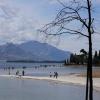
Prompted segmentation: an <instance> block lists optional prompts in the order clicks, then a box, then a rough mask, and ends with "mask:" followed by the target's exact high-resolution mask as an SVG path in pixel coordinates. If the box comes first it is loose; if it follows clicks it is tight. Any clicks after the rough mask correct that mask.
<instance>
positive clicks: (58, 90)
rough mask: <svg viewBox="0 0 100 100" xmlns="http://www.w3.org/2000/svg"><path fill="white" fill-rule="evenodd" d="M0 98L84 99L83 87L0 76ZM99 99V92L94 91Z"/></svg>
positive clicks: (38, 99)
mask: <svg viewBox="0 0 100 100" xmlns="http://www.w3.org/2000/svg"><path fill="white" fill-rule="evenodd" d="M0 100H85V87H82V86H74V85H63V84H57V83H54V82H47V81H39V80H27V79H26V80H25V79H24V80H21V79H12V78H11V79H9V78H1V77H0ZM94 100H100V92H96V91H95V92H94Z"/></svg>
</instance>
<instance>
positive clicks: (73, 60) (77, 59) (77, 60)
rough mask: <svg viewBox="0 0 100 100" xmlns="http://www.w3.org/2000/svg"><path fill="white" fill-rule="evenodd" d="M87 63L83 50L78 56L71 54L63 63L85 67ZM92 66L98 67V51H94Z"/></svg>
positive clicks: (99, 53)
mask: <svg viewBox="0 0 100 100" xmlns="http://www.w3.org/2000/svg"><path fill="white" fill-rule="evenodd" d="M87 61H88V53H87V52H86V51H85V50H84V49H81V50H80V54H78V55H77V54H71V56H70V59H69V60H67V61H65V64H77V65H85V64H87ZM93 65H96V66H97V65H98V66H100V50H99V51H98V52H97V51H95V53H94V55H93Z"/></svg>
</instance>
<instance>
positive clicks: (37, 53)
mask: <svg viewBox="0 0 100 100" xmlns="http://www.w3.org/2000/svg"><path fill="white" fill-rule="evenodd" d="M69 57H70V52H67V51H63V50H60V49H57V48H56V47H53V46H51V45H49V44H47V43H40V42H37V41H29V42H25V43H22V44H19V45H18V44H13V43H7V44H5V45H2V46H0V60H34V61H61V60H65V59H68V58H69Z"/></svg>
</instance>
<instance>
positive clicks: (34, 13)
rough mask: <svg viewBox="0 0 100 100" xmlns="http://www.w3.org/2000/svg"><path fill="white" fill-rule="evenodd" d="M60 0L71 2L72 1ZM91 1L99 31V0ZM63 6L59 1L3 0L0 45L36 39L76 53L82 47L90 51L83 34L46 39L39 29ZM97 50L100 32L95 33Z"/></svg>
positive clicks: (94, 45)
mask: <svg viewBox="0 0 100 100" xmlns="http://www.w3.org/2000/svg"><path fill="white" fill-rule="evenodd" d="M61 1H62V2H64V3H66V4H68V2H69V1H70V0H61ZM79 1H80V0H79ZM92 2H93V7H94V8H93V9H94V12H93V13H94V15H93V16H94V18H95V27H96V30H97V31H98V32H100V31H99V30H100V29H99V28H100V19H99V18H100V0H92ZM61 8H62V6H61V5H60V4H59V3H58V2H57V0H0V44H5V43H7V42H13V43H22V42H26V41H30V40H37V41H40V42H48V43H49V44H51V45H53V46H55V47H57V48H59V49H62V50H65V51H71V52H73V53H77V52H79V51H80V49H83V48H84V49H86V50H87V49H88V41H87V39H86V38H84V37H79V36H75V35H74V36H72V35H63V36H60V37H52V38H49V39H48V40H46V39H45V37H44V36H43V35H40V33H38V32H37V29H40V28H41V27H43V26H44V25H45V24H47V23H49V22H51V21H52V20H54V18H55V17H56V14H57V13H58V12H59V11H60V10H61ZM73 26H74V27H75V26H76V24H74V25H73ZM95 50H100V35H99V34H95V35H93V51H95Z"/></svg>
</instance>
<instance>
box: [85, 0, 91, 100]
mask: <svg viewBox="0 0 100 100" xmlns="http://www.w3.org/2000/svg"><path fill="white" fill-rule="evenodd" d="M87 7H88V18H89V22H88V35H89V38H88V40H89V56H88V66H87V67H88V68H87V84H86V85H87V86H86V100H88V97H89V100H93V80H92V31H91V25H92V18H91V1H90V0H87ZM88 89H89V90H88Z"/></svg>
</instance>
